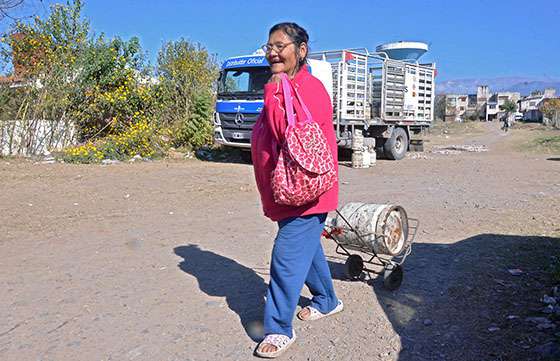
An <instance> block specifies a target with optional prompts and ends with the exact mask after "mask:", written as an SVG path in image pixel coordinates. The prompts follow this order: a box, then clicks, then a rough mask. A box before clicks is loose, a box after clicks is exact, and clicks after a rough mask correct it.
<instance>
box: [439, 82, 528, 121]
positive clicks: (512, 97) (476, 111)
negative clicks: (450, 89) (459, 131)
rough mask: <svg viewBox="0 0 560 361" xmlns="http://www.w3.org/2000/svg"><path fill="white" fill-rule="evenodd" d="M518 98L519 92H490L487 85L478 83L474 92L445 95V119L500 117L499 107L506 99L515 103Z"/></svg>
mask: <svg viewBox="0 0 560 361" xmlns="http://www.w3.org/2000/svg"><path fill="white" fill-rule="evenodd" d="M520 98H521V94H520V93H517V92H498V93H490V90H489V88H488V85H479V86H478V87H477V90H476V94H448V95H446V96H445V105H446V107H445V120H446V121H447V120H448V121H459V122H461V121H463V120H465V119H472V120H475V119H478V120H486V121H492V120H495V119H501V117H502V116H503V112H502V110H501V108H500V107H501V106H503V105H504V103H505V102H506V101H507V100H509V101H512V102H514V103H516V104H517V102H518V101H519V100H520Z"/></svg>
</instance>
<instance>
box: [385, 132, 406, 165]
mask: <svg viewBox="0 0 560 361" xmlns="http://www.w3.org/2000/svg"><path fill="white" fill-rule="evenodd" d="M407 149H408V136H407V135H406V132H405V130H404V129H403V128H395V129H393V133H392V134H391V138H389V139H387V141H386V142H385V144H384V145H383V151H384V153H385V156H386V157H387V158H389V159H393V160H400V159H403V158H404V155H405V154H406V150H407Z"/></svg>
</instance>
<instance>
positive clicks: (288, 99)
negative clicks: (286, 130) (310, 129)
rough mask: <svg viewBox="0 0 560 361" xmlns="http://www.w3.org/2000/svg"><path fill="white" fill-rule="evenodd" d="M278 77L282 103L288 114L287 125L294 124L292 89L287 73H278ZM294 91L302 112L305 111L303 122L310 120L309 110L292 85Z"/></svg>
mask: <svg viewBox="0 0 560 361" xmlns="http://www.w3.org/2000/svg"><path fill="white" fill-rule="evenodd" d="M280 78H281V79H282V89H283V90H284V104H285V106H286V107H285V108H286V113H287V115H288V125H289V126H294V125H295V123H296V121H295V115H294V114H295V108H294V105H293V103H292V91H291V88H292V87H291V85H290V82H289V80H288V75H287V74H286V73H280ZM294 92H295V94H296V99H297V100H298V102H299V104H300V106H301V108H302V109H303V112H304V113H305V118H306V119H305V120H304V121H305V122H306V123H309V122H311V119H312V118H311V112H309V109H307V106H306V105H305V103H304V102H303V100H302V99H301V96H300V95H299V92H298V91H297V89H296V88H295V87H294Z"/></svg>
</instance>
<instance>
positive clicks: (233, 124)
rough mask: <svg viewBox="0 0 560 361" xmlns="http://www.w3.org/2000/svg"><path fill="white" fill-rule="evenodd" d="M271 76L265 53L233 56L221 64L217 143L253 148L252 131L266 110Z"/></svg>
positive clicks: (215, 117)
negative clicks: (265, 97)
mask: <svg viewBox="0 0 560 361" xmlns="http://www.w3.org/2000/svg"><path fill="white" fill-rule="evenodd" d="M270 76H271V72H270V68H269V65H268V62H267V61H266V58H265V57H264V55H262V54H258V53H257V54H254V55H248V56H238V57H233V58H229V59H227V60H226V61H225V62H224V63H223V64H222V67H221V71H220V77H219V78H218V87H217V90H218V92H217V99H216V111H215V114H214V139H215V141H216V142H217V143H219V144H223V145H226V146H231V147H237V148H250V147H251V143H250V141H251V131H252V128H253V125H254V124H255V122H256V121H257V118H258V116H259V113H260V112H261V110H262V108H263V103H264V101H263V97H264V85H265V84H266V82H267V81H268V79H269V78H270Z"/></svg>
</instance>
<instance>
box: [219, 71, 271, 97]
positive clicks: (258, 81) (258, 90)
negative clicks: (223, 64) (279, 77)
mask: <svg viewBox="0 0 560 361" xmlns="http://www.w3.org/2000/svg"><path fill="white" fill-rule="evenodd" d="M271 75H272V73H271V72H270V68H269V67H262V68H260V67H254V68H241V69H226V70H224V71H222V73H221V75H220V80H219V81H218V93H219V94H233V93H251V94H262V93H263V92H264V85H265V84H266V82H267V81H268V79H269V78H270V76H271Z"/></svg>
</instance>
